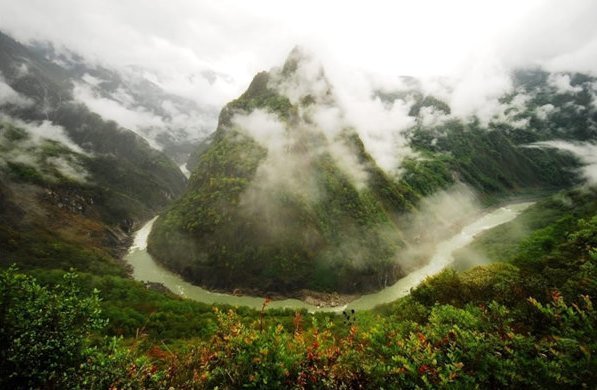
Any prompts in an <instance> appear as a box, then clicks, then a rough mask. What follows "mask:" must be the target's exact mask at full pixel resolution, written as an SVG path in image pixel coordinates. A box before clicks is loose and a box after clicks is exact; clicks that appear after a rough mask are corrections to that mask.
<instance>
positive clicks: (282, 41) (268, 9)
mask: <svg viewBox="0 0 597 390" xmlns="http://www.w3.org/2000/svg"><path fill="white" fill-rule="evenodd" d="M595 16H597V3H596V2H593V1H589V0H588V1H567V2H565V3H563V2H557V1H524V2H521V1H493V2H479V1H450V2H446V1H418V2H400V3H398V2H381V1H367V2H347V1H326V2H317V1H301V2H280V1H251V2H245V1H230V0H226V1H201V2H199V1H151V2H148V1H144V0H127V1H117V0H91V1H84V2H83V1H76V0H54V1H44V0H20V1H11V0H1V1H0V26H2V28H3V29H4V30H6V32H8V33H9V34H11V35H13V36H15V37H16V38H18V39H20V40H22V41H31V40H36V39H37V40H49V41H51V42H53V43H54V44H55V45H56V46H57V47H61V46H62V47H68V48H69V49H70V50H74V51H77V52H79V53H80V54H82V55H83V56H85V57H86V58H88V59H89V60H91V61H95V62H99V63H103V64H105V65H108V66H110V67H119V68H123V67H130V66H135V67H141V68H143V69H144V70H145V75H146V77H148V78H150V79H152V80H154V81H157V82H158V83H159V84H160V85H161V86H162V87H163V88H165V89H166V90H168V91H170V92H173V93H177V94H180V95H184V96H187V97H191V98H193V99H195V100H196V101H198V102H201V103H204V104H209V105H214V106H221V105H223V104H224V103H225V102H227V101H229V100H230V99H233V98H235V97H236V96H238V95H239V94H240V93H241V92H242V91H243V90H244V89H245V88H246V86H247V85H248V83H249V82H250V80H251V78H252V76H253V75H254V74H255V73H256V72H258V71H260V70H267V69H269V68H270V67H272V66H274V65H277V64H279V63H281V62H282V61H283V59H284V58H285V56H286V55H287V54H288V52H289V51H290V50H291V49H292V47H294V46H295V45H297V44H299V45H302V46H305V47H308V48H309V49H310V50H311V51H313V52H314V53H315V54H316V56H317V57H318V58H319V59H320V60H321V61H322V63H323V64H324V66H325V67H326V69H328V70H332V71H328V73H329V74H330V78H331V79H332V80H334V79H336V80H338V79H340V80H342V81H345V80H357V81H355V82H354V83H353V84H354V85H353V87H352V89H353V90H355V91H361V90H363V88H362V86H361V85H359V82H358V80H360V79H361V78H362V76H363V75H366V80H368V82H371V80H373V81H375V82H380V81H381V82H382V83H383V84H388V83H391V82H393V81H395V79H396V76H397V75H401V74H408V75H414V76H418V77H431V76H447V77H448V78H449V79H451V80H458V82H459V83H460V85H463V87H462V90H461V92H460V94H461V95H462V96H461V100H462V104H461V105H462V106H463V107H464V108H463V110H464V109H465V108H468V107H466V106H467V102H471V101H475V100H478V96H480V95H486V94H490V95H492V94H497V93H498V92H501V91H503V90H504V89H506V88H508V83H507V80H506V79H505V78H504V77H503V75H504V74H506V73H507V71H508V70H510V69H511V68H513V67H521V66H536V65H540V66H544V67H546V68H548V69H549V70H567V71H582V72H589V73H593V74H594V73H595V69H597V24H596V23H594V20H595ZM489 79H491V80H492V81H491V82H488V83H484V84H485V85H484V87H483V90H482V91H480V90H479V88H480V86H479V85H478V84H479V83H478V81H480V80H489ZM334 84H339V83H334ZM342 84H343V85H346V83H342ZM347 88H350V87H347ZM365 89H367V88H365ZM456 109H458V104H456Z"/></svg>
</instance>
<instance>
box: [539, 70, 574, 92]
mask: <svg viewBox="0 0 597 390" xmlns="http://www.w3.org/2000/svg"><path fill="white" fill-rule="evenodd" d="M547 82H548V83H549V84H550V85H551V86H552V87H554V88H555V89H556V90H557V91H558V93H570V92H572V93H576V92H581V91H582V87H581V86H580V85H577V86H575V87H573V86H572V85H570V76H569V75H567V74H561V73H553V74H550V75H549V77H548V78H547Z"/></svg>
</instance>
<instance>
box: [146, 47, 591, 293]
mask: <svg viewBox="0 0 597 390" xmlns="http://www.w3.org/2000/svg"><path fill="white" fill-rule="evenodd" d="M532 75H534V73H533V72H529V73H526V74H523V73H520V74H518V75H516V77H518V78H517V80H518V83H519V86H518V89H517V90H520V91H523V90H524V91H525V92H526V93H527V94H532V97H530V98H527V100H525V101H528V102H530V103H529V104H528V105H526V106H525V107H524V110H523V109H522V108H520V107H518V108H512V107H509V106H508V105H509V104H510V105H512V104H511V103H512V102H513V101H515V100H516V99H515V97H514V96H505V97H504V98H503V102H502V104H503V106H504V111H506V114H502V115H501V116H499V117H496V118H493V119H492V120H491V121H489V122H488V123H485V124H484V123H482V122H481V121H480V120H479V119H478V118H476V117H473V118H458V117H454V116H452V115H451V110H450V107H449V106H448V105H447V104H446V103H445V102H443V101H442V100H440V99H438V98H436V97H434V96H430V95H425V94H424V93H423V92H421V91H420V90H419V89H418V87H417V83H410V85H409V88H408V89H407V90H404V91H390V92H389V93H388V92H384V93H379V94H378V96H377V98H378V99H381V100H383V101H384V102H385V103H386V104H389V105H392V104H395V103H396V102H397V101H400V100H402V101H404V102H408V103H409V104H411V109H410V111H409V115H410V116H411V117H412V119H413V123H414V125H413V126H411V127H410V128H409V129H407V130H405V131H404V136H405V137H406V138H407V140H408V146H409V148H410V149H411V150H412V151H413V152H414V153H411V154H410V155H406V156H404V157H403V159H402V161H401V164H400V169H399V171H398V172H389V171H387V170H382V169H381V168H380V167H379V165H378V164H377V161H376V160H375V159H374V158H373V155H372V154H370V152H369V151H368V150H367V148H366V146H365V143H364V142H363V139H362V138H361V135H360V134H359V132H358V129H354V128H351V127H350V126H346V125H344V126H338V125H337V123H342V122H341V121H340V122H338V121H336V122H334V121H330V120H326V118H328V119H329V118H330V117H334V116H342V107H340V106H339V104H338V102H337V100H336V98H335V95H334V90H333V87H332V85H331V84H330V83H329V81H328V79H327V78H326V76H325V73H324V71H323V69H322V68H321V66H319V65H318V64H317V62H316V61H315V60H314V59H313V58H311V57H310V56H309V55H308V54H305V52H304V51H302V50H300V49H295V50H293V51H292V52H291V53H290V55H289V57H288V59H287V60H286V62H285V64H284V65H283V67H281V68H275V69H273V70H271V71H270V72H261V73H259V74H257V75H256V76H255V78H254V79H253V81H252V82H251V84H250V85H249V87H248V89H247V91H246V92H245V93H244V94H242V95H241V96H240V97H239V98H238V99H236V100H234V101H232V102H230V103H229V104H228V105H226V107H224V109H223V110H222V111H221V113H220V116H219V123H218V127H217V130H216V132H215V134H214V135H213V136H212V137H211V139H210V141H209V143H206V144H204V145H202V147H201V150H199V151H197V152H196V153H195V154H194V159H195V161H197V165H196V167H195V169H194V170H193V174H192V176H191V179H190V182H189V186H188V188H187V190H186V192H185V194H184V195H183V196H182V197H181V198H180V199H179V200H177V201H175V202H174V203H173V205H172V206H171V207H170V208H169V209H168V211H167V212H166V213H164V214H163V215H162V216H161V217H160V218H159V219H158V221H157V222H156V224H155V225H154V229H153V231H152V233H151V235H150V238H149V247H148V249H149V251H150V253H151V254H152V255H153V256H154V257H155V258H156V259H158V261H160V262H161V263H162V264H164V265H165V266H166V267H168V268H170V269H172V270H174V271H176V272H178V273H180V274H182V275H183V276H184V277H185V278H187V279H188V280H190V281H192V282H194V283H197V284H199V285H202V286H205V287H208V288H215V289H224V290H228V291H232V290H235V289H240V290H245V291H252V292H259V293H282V294H293V295H296V294H299V295H300V291H301V290H303V289H307V290H316V291H328V292H330V291H334V292H342V293H362V292H367V291H372V290H376V289H380V288H382V287H383V286H385V285H387V284H389V283H392V282H393V281H395V280H396V279H397V278H398V277H400V276H402V275H403V274H404V273H405V272H407V271H408V269H409V267H412V265H413V263H416V262H417V261H419V259H420V258H424V257H425V256H424V254H423V253H421V252H420V251H419V250H418V249H415V247H421V246H423V245H421V242H420V240H421V239H426V240H427V239H430V240H432V239H433V238H434V237H433V235H434V234H436V232H435V230H437V231H440V230H441V231H444V233H443V234H445V231H450V229H449V228H450V227H452V228H453V227H454V226H457V225H458V224H459V223H461V222H462V220H463V218H466V211H465V209H466V207H465V206H466V203H469V202H471V198H474V197H475V196H478V197H479V198H480V201H481V202H484V203H491V202H495V201H498V200H499V199H502V198H503V197H506V196H512V195H516V194H525V193H533V192H537V191H544V190H553V189H555V188H561V187H567V186H571V185H573V184H576V183H579V182H580V180H581V179H580V177H579V173H578V171H577V170H575V169H576V168H578V167H579V166H580V162H579V160H578V159H577V158H576V157H575V156H573V155H571V154H567V153H560V152H557V151H554V150H553V149H545V148H540V147H532V144H533V143H534V142H537V141H542V140H546V139H553V137H560V136H562V134H565V135H566V137H568V138H567V139H574V140H589V139H594V137H593V135H592V134H593V133H591V131H593V130H589V129H590V128H588V129H585V130H584V131H585V132H584V133H583V132H582V128H583V126H584V125H586V124H587V123H588V122H590V121H594V118H595V108H594V106H593V105H592V102H593V100H592V99H593V98H592V95H589V96H590V97H591V99H590V100H586V98H585V97H584V95H583V97H577V96H572V97H569V96H568V95H564V96H562V94H560V93H559V92H557V91H556V92H554V91H551V90H549V89H548V87H547V86H546V85H547V84H546V83H547V80H543V82H542V83H543V84H539V85H538V86H533V85H532V82H531V81H530V80H531V79H532V77H531V76H532ZM575 77H576V78H574V79H573V82H576V81H577V78H578V77H580V76H575ZM578 80H580V81H578V82H579V83H581V82H582V83H584V84H582V83H581V84H582V85H583V86H582V87H578V88H581V90H580V92H579V93H582V91H584V88H591V85H592V84H590V83H591V82H594V80H592V79H590V78H588V79H587V78H585V79H582V78H581V79H578ZM583 80H584V81H583ZM589 84H590V85H589ZM572 88H577V87H574V86H573V87H572ZM577 92H578V91H577ZM520 93H522V92H520ZM583 99H584V100H583ZM518 100H520V99H518ZM518 100H516V103H518ZM566 101H573V102H575V104H582V107H583V108H584V109H586V110H587V111H586V113H585V114H586V115H584V116H583V115H579V116H576V117H575V120H576V121H577V123H578V126H577V127H574V128H566V129H560V128H557V129H551V128H550V127H549V126H551V121H549V120H545V119H541V118H540V115H539V113H538V111H539V108H537V107H544V106H545V105H546V104H553V103H549V102H554V103H557V102H566ZM554 106H555V104H554ZM564 106H565V107H563V108H562V109H561V111H559V115H567V114H566V113H565V112H567V110H569V108H567V107H568V104H564ZM570 110H576V109H575V108H574V107H572V108H570ZM555 114H556V113H555V111H554V112H552V115H555ZM430 117H431V118H432V119H433V120H430ZM511 117H515V118H516V119H517V120H518V122H520V120H521V118H522V119H525V121H524V122H525V125H524V126H521V125H520V123H516V122H515V121H513V120H512V118H511ZM322 118H323V119H322ZM533 121H534V122H533ZM512 123H515V124H514V125H512ZM529 123H530V124H532V125H533V126H531V125H529ZM591 123H593V122H591ZM591 123H589V124H591ZM593 128H594V127H593ZM550 129H551V130H550ZM396 152H398V151H396ZM470 188H472V189H473V190H474V191H473V192H471V190H470ZM446 194H447V195H446ZM475 194H476V195H475ZM442 196H444V197H443V198H442ZM450 197H452V202H455V203H456V204H451V205H444V207H443V208H444V209H446V208H447V209H454V208H455V209H456V210H457V211H456V212H454V213H453V214H451V215H450V216H449V217H446V215H445V214H442V213H443V212H445V211H443V210H442V211H441V212H428V210H427V209H428V205H429V202H430V200H429V199H434V200H435V201H437V199H445V198H448V199H449V198H450ZM459 201H461V202H462V204H460V205H459V204H458V202H459ZM459 208H460V210H458V209H459ZM437 209H442V207H438V208H437ZM430 226H432V227H433V228H430Z"/></svg>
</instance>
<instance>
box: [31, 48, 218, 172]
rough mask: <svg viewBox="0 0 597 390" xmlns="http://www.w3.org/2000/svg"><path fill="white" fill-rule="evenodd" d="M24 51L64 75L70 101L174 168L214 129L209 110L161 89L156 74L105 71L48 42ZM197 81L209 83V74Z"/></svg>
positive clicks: (213, 115)
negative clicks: (126, 131)
mask: <svg viewBox="0 0 597 390" xmlns="http://www.w3.org/2000/svg"><path fill="white" fill-rule="evenodd" d="M28 48H29V49H30V50H31V51H32V52H33V53H35V54H36V55H37V56H39V57H41V58H44V59H46V60H48V61H50V62H52V63H53V64H57V65H59V66H60V67H61V68H63V69H64V70H65V71H66V73H67V75H68V78H69V81H70V82H71V83H72V84H73V86H74V88H73V95H74V98H75V99H76V100H78V101H80V102H83V103H85V104H86V105H87V106H88V107H89V108H90V109H91V110H92V111H95V112H96V113H98V114H100V115H102V117H104V118H105V119H108V120H115V121H116V122H118V123H119V124H120V125H123V126H124V127H127V128H128V129H129V130H133V131H135V132H136V133H137V134H138V135H140V136H141V137H143V138H144V139H145V140H146V141H148V142H149V143H150V145H152V146H153V147H154V148H156V149H159V150H162V151H163V152H164V153H165V154H166V155H167V156H168V157H170V158H171V159H173V160H174V161H175V162H176V163H177V164H179V165H181V164H184V163H186V160H187V158H188V157H189V154H190V153H191V152H192V151H193V150H195V147H196V145H197V143H198V142H200V141H201V140H202V139H204V138H205V137H206V136H207V135H208V134H209V133H210V132H211V131H213V128H214V127H215V125H216V121H217V110H216V108H215V107H211V106H206V105H203V106H201V105H199V104H197V103H196V102H195V101H194V100H191V99H188V98H185V97H182V96H178V95H174V94H171V93H168V92H166V91H164V90H163V89H162V87H160V86H159V85H158V84H157V79H158V76H156V75H154V74H152V73H151V72H149V71H148V70H145V69H143V68H140V67H128V68H126V69H122V70H116V69H113V68H108V67H106V66H102V65H98V64H95V63H92V62H90V61H88V60H86V59H85V58H83V57H81V56H80V55H78V54H77V53H73V52H71V51H69V50H67V49H61V50H58V49H56V48H55V47H54V46H53V45H52V44H51V43H48V42H34V43H33V44H31V45H30V46H29V47H28ZM203 77H205V78H207V79H208V81H209V80H213V79H212V77H215V76H211V77H210V75H208V74H206V75H204V76H203ZM152 80H153V81H152Z"/></svg>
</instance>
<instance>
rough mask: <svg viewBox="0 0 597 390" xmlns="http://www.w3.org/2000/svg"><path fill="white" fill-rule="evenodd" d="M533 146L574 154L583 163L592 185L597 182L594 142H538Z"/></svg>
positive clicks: (584, 172)
mask: <svg viewBox="0 0 597 390" xmlns="http://www.w3.org/2000/svg"><path fill="white" fill-rule="evenodd" d="M531 146H535V147H541V148H554V149H560V150H564V151H566V152H570V153H572V154H574V155H575V156H576V157H578V159H580V160H581V162H582V163H583V165H584V166H583V167H582V173H583V176H584V177H585V179H586V180H587V182H588V183H589V184H590V185H595V184H597V145H596V144H593V143H588V142H586V143H572V142H566V141H559V140H556V141H545V142H536V143H534V144H532V145H531Z"/></svg>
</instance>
